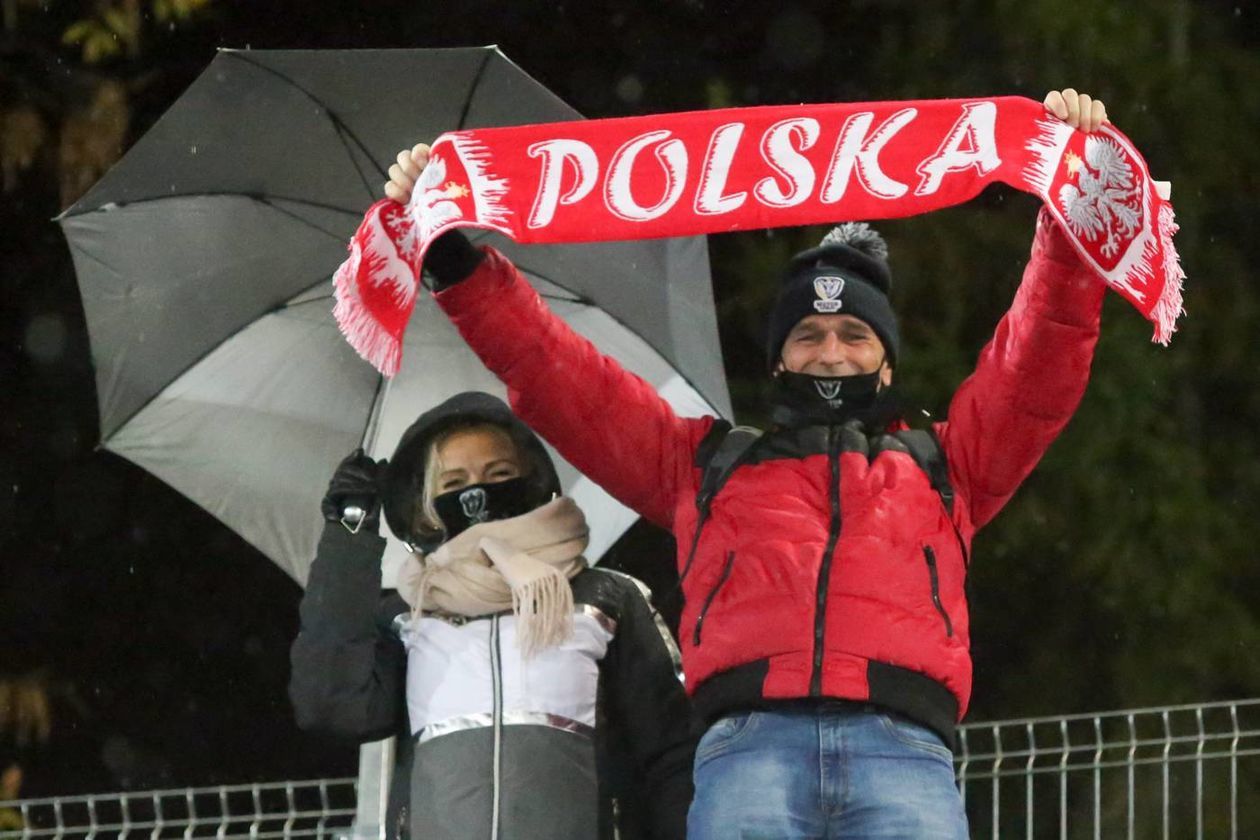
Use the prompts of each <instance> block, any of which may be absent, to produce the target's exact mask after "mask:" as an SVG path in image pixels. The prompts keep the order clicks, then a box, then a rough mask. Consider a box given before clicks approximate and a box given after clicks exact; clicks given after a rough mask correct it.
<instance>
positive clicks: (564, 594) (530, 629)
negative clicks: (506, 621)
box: [512, 569, 573, 659]
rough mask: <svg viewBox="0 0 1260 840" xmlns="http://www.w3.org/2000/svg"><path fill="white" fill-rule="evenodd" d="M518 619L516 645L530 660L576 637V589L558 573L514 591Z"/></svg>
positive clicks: (513, 608) (514, 603) (513, 609)
mask: <svg viewBox="0 0 1260 840" xmlns="http://www.w3.org/2000/svg"><path fill="white" fill-rule="evenodd" d="M512 611H513V612H514V613H516V617H517V622H518V623H517V627H518V630H517V636H516V644H517V647H519V648H520V650H521V655H522V656H523V657H524V658H526V659H529V658H530V657H532V656H534V655H535V654H536V653H538V652H539V651H540V650H544V649H546V648H550V647H556V646H557V645H559V644H561V643H562V642H564V641H565V640H566V639H568V638H569V637H570V636H571V635H573V587H571V586H570V585H569V581H568V579H567V578H566V577H564V576H563V575H561V574H560V573H559V572H557V571H555V570H554V569H553V570H551V571H550V573H549V574H547V575H546V576H544V577H541V578H539V579H537V580H533V581H530V582H529V583H527V584H525V585H524V586H519V587H514V588H513V589H512Z"/></svg>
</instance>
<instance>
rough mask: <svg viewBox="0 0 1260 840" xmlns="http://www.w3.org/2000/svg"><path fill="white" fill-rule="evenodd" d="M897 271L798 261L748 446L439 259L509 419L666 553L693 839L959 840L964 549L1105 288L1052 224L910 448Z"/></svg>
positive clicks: (850, 247)
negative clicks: (678, 613) (697, 727)
mask: <svg viewBox="0 0 1260 840" xmlns="http://www.w3.org/2000/svg"><path fill="white" fill-rule="evenodd" d="M1046 107H1047V108H1048V109H1050V110H1051V111H1052V112H1053V113H1055V114H1056V115H1057V116H1058V117H1060V118H1061V119H1064V120H1066V121H1067V122H1068V123H1069V124H1070V125H1072V126H1074V127H1079V128H1080V129H1081V130H1083V131H1086V132H1089V131H1093V130H1095V129H1096V128H1097V127H1098V126H1099V125H1100V124H1101V123H1102V122H1103V121H1104V120H1105V112H1104V109H1103V105H1102V103H1101V102H1098V101H1091V100H1090V98H1089V97H1088V96H1085V95H1078V94H1077V93H1076V92H1075V91H1073V90H1071V89H1067V90H1064V91H1062V92H1059V91H1055V92H1052V93H1051V94H1049V95H1048V96H1047V97H1046ZM427 156H428V149H427V147H426V146H423V145H421V146H417V147H416V148H415V149H413V150H411V152H403V153H401V154H400V155H399V162H398V164H397V165H395V166H394V167H392V168H391V170H390V177H391V182H390V183H389V184H387V185H386V193H387V194H388V195H389V196H390V197H392V198H395V199H397V200H400V201H405V200H406V199H407V197H408V196H409V194H410V190H411V188H412V186H413V185H414V183H415V179H416V178H417V177H418V176H419V173H420V170H421V169H422V168H423V166H424V165H425V163H426V162H427ZM886 257H887V252H886V249H885V248H884V247H883V242H882V240H880V239H879V237H878V236H877V235H875V234H874V233H873V231H871V230H870V229H869V228H867V227H866V226H865V225H853V224H851V225H843V226H841V227H840V228H837V230H836V231H835V232H833V234H832V235H831V236H829V237H828V239H826V240H824V242H823V243H822V244H821V245H820V246H819V247H817V248H814V249H811V250H809V251H806V252H804V253H802V254H799V255H797V257H795V258H794V259H793V260H792V262H791V263H790V264H789V266H788V268H787V271H786V272H785V274H784V277H783V281H782V286H781V289H780V293H779V297H778V300H777V302H776V304H775V308H774V310H773V311H772V313H771V314H770V319H769V337H770V341H769V346H768V353H769V356H768V362H769V366H770V369H771V372H772V375H773V376H774V377H775V382H776V395H775V399H774V405H773V407H772V408H773V413H772V418H773V421H774V426H773V428H772V429H771V430H770V431H768V432H767V433H765V434H763V435H760V436H759V437H758V436H755V435H750V434H747V433H745V432H742V431H741V432H738V433H731V429H730V426H729V424H727V423H725V422H724V421H721V420H718V419H717V418H713V417H705V418H680V417H678V416H676V415H675V414H674V412H673V411H672V410H671V408H670V407H669V405H668V404H667V403H665V402H664V401H663V400H662V399H661V398H660V397H659V396H658V395H657V394H656V392H655V391H654V389H653V388H652V387H651V386H649V385H648V384H646V383H644V382H643V381H641V380H639V379H638V378H637V377H635V376H633V375H631V374H629V373H627V372H626V371H624V370H622V369H621V368H620V367H619V366H618V365H617V364H616V363H615V362H613V361H612V360H610V359H608V358H606V357H604V356H602V355H601V354H600V353H599V352H598V351H597V350H596V349H595V348H594V347H593V346H592V345H591V344H590V343H589V342H587V341H586V340H584V339H582V338H581V337H579V336H577V335H576V334H574V333H573V332H572V331H571V330H570V329H569V328H568V327H567V326H566V325H565V324H564V323H563V322H562V321H561V320H560V319H558V318H556V317H555V316H554V315H552V314H551V313H550V312H549V311H548V310H547V309H546V306H545V305H544V304H543V302H542V300H541V299H540V298H539V297H538V295H537V294H536V293H534V291H533V290H532V288H531V287H530V286H529V285H528V283H526V282H525V281H524V280H523V279H521V277H520V275H519V274H518V273H517V271H516V270H515V268H514V267H513V266H512V265H511V264H510V263H509V262H508V261H507V259H506V258H504V257H503V256H502V255H501V254H499V253H498V252H497V251H495V250H493V249H490V248H486V249H476V248H473V247H472V246H471V245H470V244H469V243H468V240H467V239H465V238H464V237H463V236H462V235H460V234H458V233H455V232H452V233H447V234H445V235H443V236H442V237H440V238H439V239H438V240H437V241H436V242H435V243H434V244H433V246H432V247H431V249H430V251H429V253H428V255H427V258H426V267H427V268H428V270H429V271H430V272H431V273H432V274H433V275H434V277H435V278H436V281H437V289H438V293H437V299H438V301H439V303H440V305H441V306H442V307H443V308H444V309H445V311H446V312H447V313H448V314H449V316H450V317H451V319H452V321H453V322H454V323H455V325H456V326H457V327H458V328H459V330H460V332H461V333H462V334H463V336H464V337H465V339H466V340H467V341H468V343H469V345H470V346H471V347H472V348H473V349H474V350H475V351H476V352H477V353H478V354H479V355H480V357H481V358H482V360H483V361H484V362H485V364H486V365H487V366H488V367H489V368H490V369H491V370H492V371H494V372H495V373H496V374H497V375H498V376H499V377H500V378H501V379H503V381H504V382H506V383H507V385H508V388H509V391H510V394H511V399H512V405H513V408H514V409H515V410H516V411H517V413H518V414H519V415H520V416H521V417H522V418H523V419H524V420H525V421H526V422H527V423H529V425H531V426H532V427H533V428H535V429H536V430H537V431H538V432H539V433H541V434H542V435H543V437H545V438H546V439H547V440H549V441H551V442H552V443H553V444H554V445H555V446H556V448H557V449H558V450H559V451H560V452H561V454H563V455H564V457H565V458H567V459H568V460H569V461H570V462H572V463H573V464H574V465H575V466H576V467H578V468H579V469H581V470H582V471H583V472H584V473H586V474H587V475H588V476H590V477H591V478H592V479H594V480H595V481H596V482H598V483H599V484H600V485H602V486H603V487H604V488H605V489H606V490H608V491H609V492H610V493H611V494H612V495H613V496H615V497H617V498H618V499H620V500H621V501H622V502H624V503H625V504H626V505H628V506H629V507H631V508H632V509H634V510H636V511H637V512H638V513H640V514H641V515H643V516H645V517H647V518H648V519H649V520H651V521H653V522H655V523H657V524H659V525H661V526H663V527H666V528H670V529H671V530H672V531H673V533H674V535H675V537H676V538H677V541H678V546H679V573H680V575H681V577H682V589H683V593H684V596H685V606H684V609H683V614H682V622H681V628H680V631H681V632H680V635H681V642H682V650H683V663H684V670H685V671H686V677H687V688H688V691H689V692H690V694H691V696H692V700H693V702H694V705H695V708H696V710H697V712H698V714H699V715H700V716H701V718H702V719H703V721H704V723H705V725H706V727H707V731H706V733H705V735H704V738H703V739H702V740H701V742H700V745H699V748H698V749H697V752H696V767H695V783H696V795H695V800H694V802H693V804H692V808H691V812H690V815H689V818H688V836H689V837H691V838H693V840H696V838H699V839H700V840H705V839H706V838H715V840H716V838H722V839H723V840H726V838H731V837H736V836H740V837H754V836H755V837H776V838H779V837H802V838H804V837H811V838H840V837H867V836H873V835H875V834H878V835H879V836H883V837H907V838H927V837H933V838H935V837H940V838H962V837H966V836H967V822H966V815H965V813H964V811H963V807H962V802H961V798H960V796H959V794H958V790H957V788H956V787H955V784H954V775H953V764H952V750H951V744H952V742H953V737H954V726H955V724H956V722H957V721H958V720H960V719H961V718H962V716H963V715H964V714H965V712H966V707H967V702H968V699H969V697H970V692H971V657H970V654H969V638H968V616H967V604H966V599H965V595H964V591H963V583H964V579H965V576H966V572H967V565H968V554H969V550H970V544H971V539H972V536H973V535H974V533H975V532H976V530H977V529H978V528H980V527H981V526H982V525H984V524H985V523H987V522H988V521H989V520H990V519H992V518H993V516H994V515H996V514H997V512H998V511H999V510H1000V509H1001V507H1002V506H1003V505H1004V504H1005V503H1006V502H1007V500H1008V499H1009V498H1010V497H1011V495H1012V494H1013V493H1014V492H1015V490H1016V488H1017V487H1018V486H1019V485H1020V483H1021V482H1022V481H1023V480H1024V478H1025V477H1026V476H1027V475H1028V473H1029V472H1030V471H1031V470H1032V469H1033V467H1034V466H1035V465H1036V463H1037V461H1038V460H1039V459H1040V458H1041V455H1042V454H1043V453H1044V452H1045V450H1046V448H1047V447H1048V446H1049V445H1050V443H1051V441H1053V440H1054V438H1055V437H1056V436H1057V435H1058V434H1059V432H1060V431H1061V430H1062V429H1063V427H1064V426H1065V425H1066V423H1067V421H1068V419H1069V418H1070V417H1071V415H1072V413H1073V412H1074V411H1075V409H1076V406H1077V404H1078V403H1079V401H1080V399H1081V396H1082V394H1083V393H1084V389H1085V385H1086V383H1087V381H1088V378H1089V366H1090V362H1091V360H1092V358H1093V353H1094V346H1095V343H1096V341H1097V336H1098V327H1099V316H1100V312H1101V307H1102V296H1103V291H1104V286H1103V284H1102V283H1101V281H1099V280H1098V279H1097V278H1096V277H1095V276H1094V275H1093V274H1092V273H1091V272H1090V270H1089V269H1088V268H1086V267H1085V265H1083V264H1082V263H1081V262H1080V260H1079V259H1078V257H1077V255H1076V253H1075V251H1074V250H1073V248H1072V246H1071V245H1070V243H1069V242H1068V240H1067V238H1066V237H1065V236H1064V235H1063V234H1062V232H1061V231H1060V230H1059V229H1058V227H1057V225H1056V223H1055V222H1054V221H1053V220H1052V219H1051V218H1050V216H1049V215H1048V214H1047V213H1045V212H1044V211H1043V212H1042V213H1041V215H1040V216H1039V219H1038V223H1037V232H1036V237H1035V240H1034V243H1033V248H1032V255H1031V258H1030V261H1029V263H1028V267H1027V269H1026V270H1025V273H1024V280H1023V283H1022V284H1021V286H1020V288H1019V291H1018V292H1017V294H1016V297H1015V301H1014V303H1013V304H1012V306H1011V309H1010V311H1008V312H1007V314H1006V315H1005V316H1004V317H1003V318H1002V321H1001V323H1000V324H999V325H998V328H997V332H996V333H995V335H994V337H993V339H992V340H991V341H990V342H989V344H988V345H987V346H986V347H985V348H984V350H983V351H982V352H981V354H980V359H979V361H978V362H977V365H976V369H975V372H974V373H973V374H972V375H971V376H970V377H969V378H968V379H967V380H966V381H965V382H964V383H963V384H962V386H961V387H960V388H959V389H958V391H957V393H956V394H955V395H954V397H953V399H952V401H951V402H950V407H949V414H948V419H947V420H946V421H944V422H940V423H935V424H934V425H933V427H932V430H931V432H930V433H928V432H914V431H910V430H909V429H908V428H907V427H906V425H905V423H904V422H903V421H902V420H901V418H900V417H899V416H897V414H896V411H895V406H894V405H893V404H892V401H891V400H890V399H889V398H888V396H889V390H888V386H889V385H890V384H891V383H892V379H893V372H894V368H895V365H896V362H897V353H898V349H899V339H898V334H897V321H896V317H895V315H894V313H893V311H892V308H891V306H890V304H889V301H888V290H889V285H890V283H891V274H890V272H889V270H888V264H887V261H886ZM731 441H740V442H739V443H732V442H731ZM728 462H733V463H728Z"/></svg>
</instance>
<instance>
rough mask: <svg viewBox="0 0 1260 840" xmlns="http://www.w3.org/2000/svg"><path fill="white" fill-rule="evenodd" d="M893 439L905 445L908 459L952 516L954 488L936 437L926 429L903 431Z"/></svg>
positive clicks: (894, 435)
mask: <svg viewBox="0 0 1260 840" xmlns="http://www.w3.org/2000/svg"><path fill="white" fill-rule="evenodd" d="M893 437H895V438H897V440H899V441H901V442H902V443H904V444H905V445H906V448H907V449H909V450H910V457H911V458H913V459H914V462H915V463H916V464H918V465H919V469H921V470H923V472H924V473H926V474H927V477H928V481H930V482H931V483H932V489H933V490H935V491H936V493H937V495H938V496H940V497H941V502H942V503H943V504H944V505H945V510H946V511H947V512H948V513H949V515H950V516H953V515H954V486H953V485H952V484H950V483H949V464H947V463H945V451H944V450H943V449H941V442H940V441H939V440H937V439H936V435H935V434H933V433H932V432H930V431H928V430H926V429H903V430H901V431H900V432H894V433H893Z"/></svg>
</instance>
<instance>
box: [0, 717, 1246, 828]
mask: <svg viewBox="0 0 1260 840" xmlns="http://www.w3.org/2000/svg"><path fill="white" fill-rule="evenodd" d="M1258 755H1260V699H1255V700H1239V701H1233V702H1223V703H1203V704H1196V705H1187V706H1163V707H1155V708H1147V709H1128V710H1124V711H1118V712H1107V713H1102V714H1083V715H1066V716H1059V717H1041V718H1022V719H1016V720H1003V721H995V722H990V723H972V724H968V725H966V726H963V727H961V728H960V732H959V744H958V752H957V756H956V766H957V772H958V785H959V789H960V790H961V791H962V794H963V799H964V801H965V802H966V805H967V814H968V817H969V819H970V821H971V835H972V837H975V838H983V837H992V838H1034V837H1036V838H1055V837H1057V838H1061V839H1062V840H1068V838H1072V840H1076V838H1094V840H1102V839H1103V838H1107V840H1111V838H1129V840H1132V838H1163V840H1181V838H1188V837H1194V838H1196V839H1197V840H1201V838H1229V840H1238V838H1253V837H1260V758H1255V756H1258ZM1248 759H1249V760H1248ZM6 809H7V814H8V815H17V816H18V817H20V821H21V825H22V827H21V828H17V827H14V828H12V829H10V830H5V828H6V827H5V826H4V817H5V816H6V814H5V811H6ZM354 814H355V780H354V779H323V780H317V781H305V782H279V783H269V784H251V785H227V786H218V787H205V788H186V789H174V790H161V791H147V792H143V793H140V792H137V793H117V794H109V795H93V796H63V797H55V798H51V799H27V800H19V801H16V802H0V838H5V840H8V839H9V838H13V840H16V838H56V840H61V838H76V840H77V839H78V838H83V840H87V839H88V838H91V840H96V838H106V837H110V838H112V837H120V838H124V837H131V838H139V837H148V838H155V840H156V838H163V837H188V838H191V837H218V838H229V837H250V838H308V837H309V838H330V840H331V838H341V837H347V836H349V835H350V834H351V833H352V823H353V820H354Z"/></svg>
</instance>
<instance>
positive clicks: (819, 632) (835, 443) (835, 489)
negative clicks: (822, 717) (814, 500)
mask: <svg viewBox="0 0 1260 840" xmlns="http://www.w3.org/2000/svg"><path fill="white" fill-rule="evenodd" d="M839 444H840V429H839V427H837V426H832V427H831V428H829V429H828V430H827V463H828V465H829V466H830V467H831V485H830V487H829V493H828V495H829V496H830V497H831V524H830V529H829V530H828V533H827V546H826V548H824V549H823V556H822V565H821V566H820V567H819V569H818V591H817V593H816V594H815V598H814V668H813V673H812V674H811V675H810V679H809V694H810V696H811V697H821V696H822V665H823V642H824V636H825V634H826V630H827V588H828V586H829V584H830V582H831V562H832V560H833V559H834V556H835V552H836V543H837V542H839V540H840V446H839Z"/></svg>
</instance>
